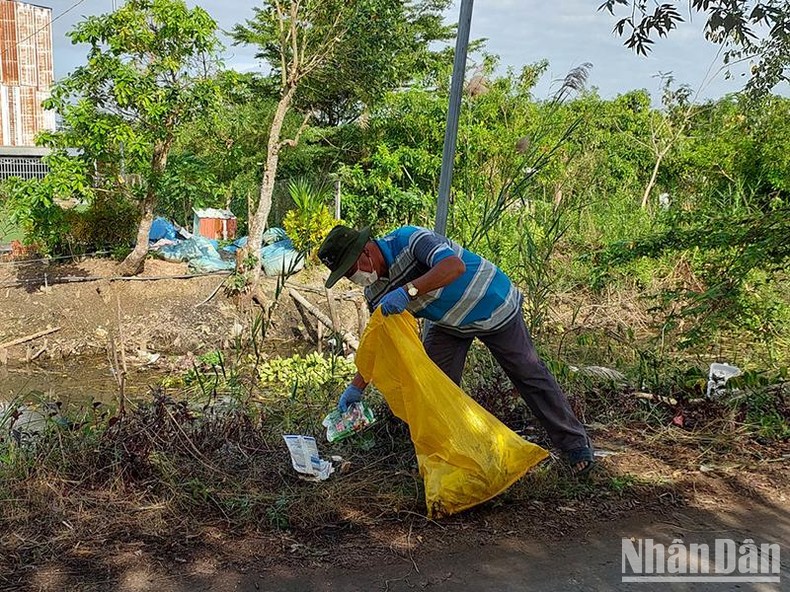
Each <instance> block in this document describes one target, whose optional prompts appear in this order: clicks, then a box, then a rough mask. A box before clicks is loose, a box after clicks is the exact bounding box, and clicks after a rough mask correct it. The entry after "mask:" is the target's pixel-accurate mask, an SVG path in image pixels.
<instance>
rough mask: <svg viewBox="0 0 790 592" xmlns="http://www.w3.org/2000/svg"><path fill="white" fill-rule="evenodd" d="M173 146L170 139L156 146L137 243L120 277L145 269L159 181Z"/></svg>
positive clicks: (125, 262)
mask: <svg viewBox="0 0 790 592" xmlns="http://www.w3.org/2000/svg"><path fill="white" fill-rule="evenodd" d="M171 144H172V140H170V139H168V140H165V141H163V142H157V144H156V145H155V146H154V155H153V157H152V158H151V172H152V174H151V178H150V179H149V181H148V189H147V190H146V192H145V197H144V198H143V202H142V204H141V206H142V207H141V209H142V216H141V218H140V225H139V226H138V227H137V242H136V243H135V245H134V250H133V251H132V252H131V253H129V255H127V257H126V259H124V260H123V262H121V264H120V266H119V273H120V275H124V276H130V275H137V274H138V273H140V272H142V271H143V269H144V268H145V258H146V256H147V255H148V235H149V234H150V231H151V223H152V222H153V221H154V208H155V206H156V185H157V180H158V179H159V176H160V175H161V174H162V172H163V171H164V170H165V166H166V165H167V155H168V153H169V152H170V145H171Z"/></svg>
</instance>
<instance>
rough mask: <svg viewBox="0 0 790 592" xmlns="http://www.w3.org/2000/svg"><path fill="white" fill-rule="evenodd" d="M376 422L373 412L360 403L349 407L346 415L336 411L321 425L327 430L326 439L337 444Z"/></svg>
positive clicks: (338, 410)
mask: <svg viewBox="0 0 790 592" xmlns="http://www.w3.org/2000/svg"><path fill="white" fill-rule="evenodd" d="M375 421H376V418H375V417H374V416H373V411H372V410H371V409H370V407H368V406H367V405H365V403H364V402H362V401H360V402H358V403H353V404H352V405H349V407H348V410H347V411H346V412H345V413H344V412H342V411H340V409H335V410H334V411H332V412H331V413H330V414H329V415H327V416H326V417H325V418H324V421H322V422H321V425H323V426H324V427H325V428H326V439H327V440H329V441H330V442H337V441H338V440H342V439H344V438H348V437H349V436H351V435H353V434H356V433H357V432H359V431H361V430H364V429H365V428H366V427H368V426H369V425H370V424H372V423H374V422H375Z"/></svg>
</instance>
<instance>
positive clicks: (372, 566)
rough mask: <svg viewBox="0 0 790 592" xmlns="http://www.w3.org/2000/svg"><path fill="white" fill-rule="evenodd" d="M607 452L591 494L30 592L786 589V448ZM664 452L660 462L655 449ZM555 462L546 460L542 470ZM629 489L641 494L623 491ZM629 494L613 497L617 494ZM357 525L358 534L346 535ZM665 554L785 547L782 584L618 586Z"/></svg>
mask: <svg viewBox="0 0 790 592" xmlns="http://www.w3.org/2000/svg"><path fill="white" fill-rule="evenodd" d="M593 435H594V437H595V440H596V443H597V445H598V446H599V448H600V449H602V450H605V451H607V455H606V456H605V457H604V458H602V459H601V463H600V464H601V467H600V468H599V470H598V471H597V472H596V474H595V475H594V477H593V480H592V483H593V487H592V489H591V491H590V493H588V494H587V495H585V496H583V497H581V498H579V499H573V500H570V501H567V500H566V501H563V502H559V503H558V502H552V501H551V500H544V501H538V500H535V499H533V500H529V496H528V495H527V496H525V497H522V495H523V494H524V489H525V488H529V487H530V482H531V481H530V478H529V475H528V476H527V478H525V479H524V480H522V481H521V482H519V483H517V484H516V485H514V486H513V488H511V490H509V491H508V492H506V493H505V494H503V495H502V496H500V497H499V498H497V499H495V500H493V501H491V502H488V503H486V504H483V505H482V506H479V507H477V508H475V509H473V510H470V511H467V512H464V513H462V514H459V515H456V516H451V517H449V518H444V519H441V520H439V521H430V520H427V519H425V518H424V517H423V516H422V515H420V514H418V513H415V512H408V511H400V512H398V511H395V510H393V511H392V512H391V514H390V515H389V517H388V518H387V519H383V520H382V519H378V520H374V521H371V520H370V518H369V517H367V518H366V517H363V516H349V517H347V518H348V521H346V522H344V524H343V525H342V526H341V525H332V524H327V525H326V526H325V527H322V528H320V529H317V530H315V531H310V532H295V531H283V532H280V533H272V532H271V531H267V530H265V529H264V530H262V531H261V532H243V533H239V532H229V531H227V530H225V529H223V528H221V527H215V528H208V529H206V530H205V531H203V532H195V533H193V534H192V535H191V540H184V541H181V542H180V543H179V542H173V543H172V544H171V546H170V549H169V550H168V551H166V552H162V551H161V549H160V551H158V552H152V550H151V548H150V546H149V545H147V544H146V543H145V542H144V541H143V540H129V541H127V542H125V543H114V544H113V547H112V548H111V549H108V550H107V553H106V554H105V555H104V557H102V558H100V559H99V560H97V558H96V557H95V556H91V557H90V559H88V558H87V557H85V558H83V559H80V551H79V549H74V551H73V552H72V553H69V554H68V556H67V557H63V558H62V559H61V560H58V561H51V562H47V563H44V564H41V565H33V566H31V567H30V569H31V573H30V574H28V578H27V585H26V587H25V588H11V587H9V588H8V589H9V590H12V589H13V590H16V589H20V590H21V589H25V590H41V591H44V590H46V591H50V590H84V591H98V590H101V591H104V590H118V591H125V592H142V591H157V592H187V591H201V592H224V591H231V590H236V591H242V592H253V591H260V590H264V591H287V592H297V591H344V592H345V591H348V592H350V591H372V590H376V591H403V592H405V591H407V590H449V591H456V590H457V591H462V590H463V591H465V590H485V591H490V590H501V591H522V590H538V591H549V590H589V591H598V590H634V591H638V590H701V591H705V590H755V591H767V590H781V589H787V588H786V585H787V581H790V580H788V578H790V561H788V559H790V557H788V555H787V553H788V550H787V541H788V540H790V511H788V507H790V487H788V475H787V470H786V469H787V463H788V460H789V459H790V454H789V453H790V450H788V449H783V450H782V449H773V450H772V451H770V452H769V450H768V449H765V448H762V447H757V448H746V449H744V450H743V453H742V455H740V456H737V457H734V456H729V457H727V458H722V459H721V462H719V463H709V464H699V458H698V453H697V452H695V451H694V450H691V449H689V448H688V447H687V446H684V445H682V444H680V445H678V444H672V443H671V442H668V443H666V444H663V445H659V446H656V445H654V444H652V443H650V442H647V441H645V439H644V438H643V437H641V436H639V435H637V434H632V433H629V431H628V430H623V429H622V428H606V429H598V430H595V431H594V433H593ZM657 448H660V452H659V453H658V454H656V449H657ZM549 462H552V461H549ZM631 480H636V481H638V482H639V484H636V483H634V484H632V485H627V483H629V482H630V481H631ZM616 483H621V484H624V485H623V487H622V489H618V488H617V487H614V488H613V484H616ZM351 524H353V525H354V526H350V525H351ZM624 537H625V538H630V537H638V538H653V539H654V540H655V541H656V542H663V543H665V544H669V543H670V542H672V541H673V540H675V539H682V540H683V541H684V542H687V543H692V542H700V543H702V542H705V543H708V544H710V545H713V542H714V539H716V538H734V539H735V540H736V541H739V542H740V541H743V540H744V539H747V538H750V539H753V540H754V541H755V542H756V543H757V544H760V543H777V542H778V543H780V545H782V573H781V578H782V584H781V585H776V584H743V583H741V584H716V585H714V584H673V585H669V584H665V583H663V584H643V583H640V584H623V583H622V582H621V581H620V578H621V555H620V553H621V538H624Z"/></svg>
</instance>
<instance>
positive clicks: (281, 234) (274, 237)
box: [222, 226, 288, 253]
mask: <svg viewBox="0 0 790 592" xmlns="http://www.w3.org/2000/svg"><path fill="white" fill-rule="evenodd" d="M287 239H288V235H287V234H285V230H283V229H282V228H277V227H276V226H275V227H274V228H269V229H268V230H267V231H266V232H264V233H263V243H262V244H263V245H264V246H266V245H270V244H273V243H277V242H280V241H284V240H287ZM246 244H247V237H246V236H242V237H241V238H238V239H236V240H235V241H233V242H232V243H231V244H229V245H228V246H226V247H222V250H223V251H227V252H228V253H235V252H236V251H238V250H239V249H242V248H244V246H245V245H246Z"/></svg>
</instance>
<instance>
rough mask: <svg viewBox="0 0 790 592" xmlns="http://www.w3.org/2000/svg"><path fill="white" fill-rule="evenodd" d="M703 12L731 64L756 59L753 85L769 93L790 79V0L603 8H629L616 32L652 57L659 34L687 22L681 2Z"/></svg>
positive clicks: (642, 1) (640, 0)
mask: <svg viewBox="0 0 790 592" xmlns="http://www.w3.org/2000/svg"><path fill="white" fill-rule="evenodd" d="M686 4H688V8H689V10H690V11H693V12H695V13H698V14H702V15H703V16H704V18H706V19H707V20H706V21H705V38H706V39H708V40H709V41H711V42H712V43H716V44H719V45H721V46H722V47H723V48H724V50H725V52H724V61H725V63H726V64H731V63H735V62H737V61H742V60H756V63H755V64H754V65H753V66H752V68H751V74H752V76H751V78H750V80H749V82H748V84H747V88H748V89H749V90H750V91H753V92H754V93H755V94H758V95H760V94H765V93H767V92H768V91H770V90H771V89H772V88H774V87H775V86H776V85H777V84H779V83H780V82H782V81H785V82H787V81H788V80H790V70H789V69H788V67H790V2H789V1H788V0H767V1H761V0H691V1H690V2H688V3H686V2H679V1H678V0H671V1H665V2H661V3H658V2H648V0H605V2H604V3H603V4H601V5H600V7H599V10H607V11H609V13H610V14H612V15H614V13H615V10H616V9H617V8H618V6H624V7H625V10H624V12H625V13H626V16H624V17H623V18H621V19H619V20H618V21H617V23H616V24H615V27H614V30H615V32H616V33H617V34H618V35H625V36H626V40H625V45H626V46H627V47H629V48H631V49H633V50H634V51H636V52H637V53H639V54H642V55H647V53H648V52H649V51H650V47H651V45H652V44H653V43H654V39H655V37H656V36H658V37H665V36H667V35H668V34H669V33H670V32H671V31H672V30H673V29H675V28H676V27H677V24H678V23H680V22H682V21H683V17H682V16H681V14H680V6H681V5H684V6H685V5H686Z"/></svg>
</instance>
